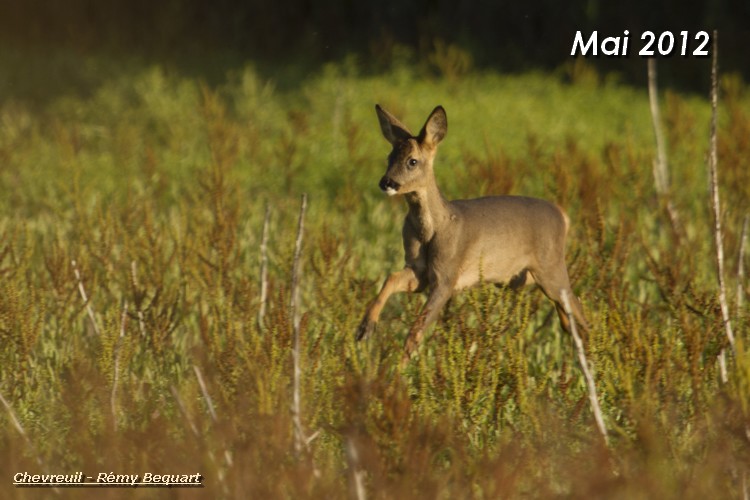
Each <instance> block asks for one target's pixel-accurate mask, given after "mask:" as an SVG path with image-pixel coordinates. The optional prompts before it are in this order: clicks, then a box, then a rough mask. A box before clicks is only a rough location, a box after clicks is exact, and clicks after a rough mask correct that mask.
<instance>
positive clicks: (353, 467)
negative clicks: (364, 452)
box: [346, 436, 367, 500]
mask: <svg viewBox="0 0 750 500" xmlns="http://www.w3.org/2000/svg"><path fill="white" fill-rule="evenodd" d="M346 461H347V463H348V465H349V471H350V472H351V474H352V477H351V481H352V490H354V498H356V499H357V500H365V499H366V498H367V492H366V490H365V483H364V476H365V471H363V470H362V467H361V465H360V460H359V452H358V451H357V446H356V444H355V443H354V439H352V438H351V436H349V437H347V438H346Z"/></svg>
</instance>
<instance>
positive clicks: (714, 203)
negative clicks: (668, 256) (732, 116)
mask: <svg viewBox="0 0 750 500" xmlns="http://www.w3.org/2000/svg"><path fill="white" fill-rule="evenodd" d="M718 52H719V34H718V32H717V31H716V30H714V37H713V58H712V61H711V147H710V154H709V160H708V165H709V175H710V185H711V213H712V215H713V219H714V242H715V243H716V272H717V275H718V280H719V304H720V306H721V316H722V321H723V323H724V330H725V332H726V335H727V339H728V340H729V346H730V347H731V348H732V352H733V353H735V354H736V350H735V345H734V333H732V322H731V319H730V317H729V307H728V304H727V290H726V283H725V282H724V245H723V243H722V242H723V235H722V229H721V202H720V199H719V178H718V166H717V163H718V160H717V153H716V116H717V108H718V102H719V96H718V93H719V90H718V88H719V82H718V79H719V76H718ZM723 381H724V382H726V380H723Z"/></svg>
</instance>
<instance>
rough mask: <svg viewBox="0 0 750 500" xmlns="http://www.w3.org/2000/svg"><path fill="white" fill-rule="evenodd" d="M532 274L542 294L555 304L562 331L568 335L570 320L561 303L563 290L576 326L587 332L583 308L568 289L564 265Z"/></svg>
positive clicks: (568, 281) (566, 271) (568, 283)
mask: <svg viewBox="0 0 750 500" xmlns="http://www.w3.org/2000/svg"><path fill="white" fill-rule="evenodd" d="M532 274H533V276H534V280H535V281H536V282H537V283H538V284H539V286H540V287H541V289H542V291H543V292H544V294H545V295H546V296H547V297H549V298H550V300H552V301H553V302H554V303H555V309H557V315H558V317H559V318H560V325H561V326H562V327H563V330H565V331H566V332H568V333H570V319H569V318H568V315H567V313H566V312H565V306H564V304H563V301H562V291H563V290H565V293H566V294H567V296H568V300H569V302H570V308H571V312H572V313H573V319H575V322H576V326H577V327H578V329H579V330H581V331H583V332H586V331H588V328H589V327H588V322H587V321H586V317H585V316H584V315H583V307H582V306H581V302H580V301H579V300H578V297H576V296H575V294H574V293H573V290H572V289H571V287H570V278H569V277H568V270H567V269H566V268H565V265H564V264H561V265H558V266H556V267H554V268H552V269H548V270H545V271H543V272H535V273H532Z"/></svg>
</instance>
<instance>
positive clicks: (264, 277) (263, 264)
mask: <svg viewBox="0 0 750 500" xmlns="http://www.w3.org/2000/svg"><path fill="white" fill-rule="evenodd" d="M270 218H271V206H270V205H266V216H265V217H264V219H263V236H262V239H261V242H260V306H259V307H258V331H261V330H262V328H263V318H264V317H265V315H266V302H267V301H268V223H269V220H270Z"/></svg>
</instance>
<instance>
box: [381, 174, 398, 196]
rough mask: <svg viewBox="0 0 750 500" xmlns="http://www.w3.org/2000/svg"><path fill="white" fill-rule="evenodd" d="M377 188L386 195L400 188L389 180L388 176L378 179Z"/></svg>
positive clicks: (396, 183)
mask: <svg viewBox="0 0 750 500" xmlns="http://www.w3.org/2000/svg"><path fill="white" fill-rule="evenodd" d="M379 186H380V189H381V190H382V191H385V192H386V193H395V192H396V191H398V188H400V187H401V186H400V185H399V183H398V182H395V181H393V180H391V179H390V178H389V177H388V176H383V178H382V179H380V184H379Z"/></svg>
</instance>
